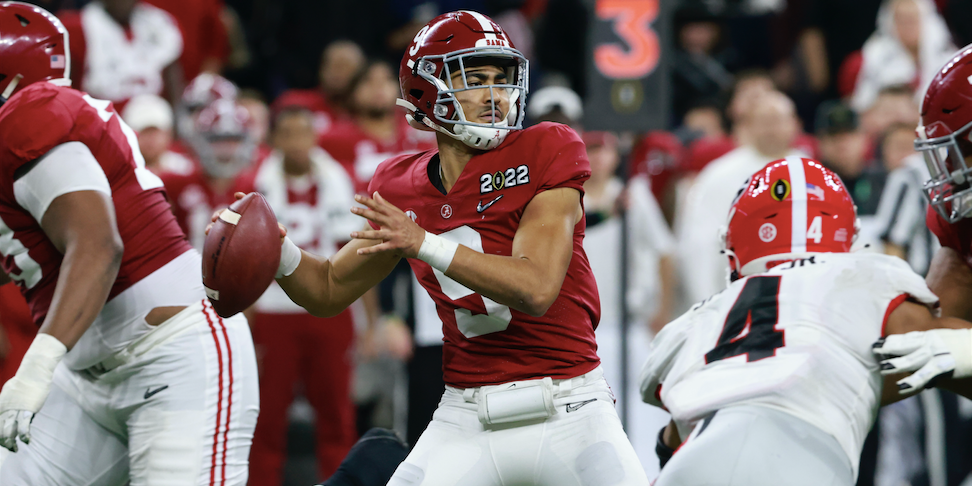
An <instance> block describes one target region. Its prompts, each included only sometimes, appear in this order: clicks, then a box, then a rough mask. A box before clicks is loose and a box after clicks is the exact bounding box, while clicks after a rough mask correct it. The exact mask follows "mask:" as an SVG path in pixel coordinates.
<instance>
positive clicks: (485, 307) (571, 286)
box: [368, 123, 601, 388]
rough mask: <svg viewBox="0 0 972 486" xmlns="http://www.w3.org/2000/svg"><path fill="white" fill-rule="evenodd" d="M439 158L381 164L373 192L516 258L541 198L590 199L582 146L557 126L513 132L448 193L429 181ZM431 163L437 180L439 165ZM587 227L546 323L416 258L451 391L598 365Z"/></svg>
mask: <svg viewBox="0 0 972 486" xmlns="http://www.w3.org/2000/svg"><path fill="white" fill-rule="evenodd" d="M436 155H437V152H436V151H434V150H432V151H427V152H423V153H419V154H414V155H403V156H399V157H395V158H393V159H390V160H388V161H387V162H385V163H383V164H381V165H380V166H379V167H378V171H377V172H376V173H375V176H374V178H373V179H372V181H371V185H370V186H369V188H368V192H369V193H371V192H373V191H378V192H379V193H381V195H382V197H383V198H385V199H387V200H388V201H389V202H390V203H392V204H394V205H396V206H397V207H399V208H401V209H402V210H403V211H405V212H406V214H408V215H409V216H411V217H412V218H413V219H414V220H415V221H416V222H417V223H418V224H419V226H421V227H422V228H424V229H425V230H426V231H430V232H432V233H433V234H438V235H439V236H441V237H443V238H446V239H449V240H452V241H455V242H458V243H460V244H462V245H465V246H467V247H469V248H471V249H473V250H475V251H479V252H483V253H488V254H494V255H504V256H510V255H511V254H512V247H513V236H514V235H515V234H516V230H517V228H518V227H519V222H520V218H521V217H522V216H523V211H524V209H525V208H526V206H527V204H529V203H530V201H531V200H532V199H533V197H534V196H535V195H537V194H539V193H540V192H543V191H545V190H548V189H554V188H559V187H569V188H574V189H577V190H578V191H581V192H582V193H583V184H584V181H585V180H587V178H588V177H590V174H591V171H590V163H589V162H588V160H587V152H586V149H585V147H584V144H583V142H581V140H580V138H579V137H578V136H577V134H576V133H574V131H573V130H571V129H570V128H568V127H567V126H565V125H560V124H555V123H541V124H540V125H537V126H534V127H530V128H527V129H525V130H521V131H515V132H513V133H510V134H509V136H508V137H507V138H506V141H505V142H504V143H502V144H501V145H500V146H499V147H497V148H495V149H493V150H490V151H488V152H483V153H481V154H479V155H476V156H474V157H473V158H472V159H471V160H470V161H469V163H468V164H467V165H466V168H465V169H464V170H463V172H462V174H460V176H459V179H458V180H457V181H456V184H455V186H454V187H453V188H452V190H451V191H450V192H449V194H447V195H444V194H442V193H441V192H440V191H439V189H437V188H436V187H435V185H433V183H432V182H431V179H430V174H429V167H430V162H431V161H432V158H433V157H434V156H436ZM436 159H437V157H436ZM432 166H433V167H435V168H436V169H435V170H436V172H433V175H434V174H436V173H437V168H438V164H437V163H436V164H432ZM584 228H585V223H584V221H583V220H581V222H579V223H578V224H577V225H576V226H575V227H574V251H573V255H572V256H571V260H570V266H569V267H568V269H567V276H566V277H565V278H564V283H563V286H562V287H561V289H560V295H559V296H558V297H557V300H556V301H554V303H553V305H552V306H550V309H549V310H548V311H547V313H546V314H544V315H543V316H541V317H532V316H529V315H527V314H524V313H522V312H519V311H517V310H513V309H510V308H509V307H507V306H505V305H502V304H499V303H497V302H493V301H492V300H490V299H488V298H485V297H483V296H481V295H479V294H476V293H474V292H473V291H472V290H470V289H468V288H466V287H464V286H463V285H461V284H459V283H458V282H456V281H454V280H452V279H450V278H449V277H447V276H445V274H443V273H442V272H440V271H438V270H435V269H433V268H432V267H431V266H429V265H428V264H427V263H425V262H422V261H420V260H417V259H410V260H409V264H410V265H411V266H412V270H413V271H414V272H415V275H416V276H417V277H418V280H419V282H420V283H421V284H422V286H423V287H425V289H426V290H427V291H428V292H429V295H430V296H431V297H432V299H433V300H434V301H435V304H436V310H437V312H438V314H439V318H440V319H442V323H443V325H442V328H443V334H444V338H443V340H444V348H443V355H442V358H443V372H444V378H445V382H446V383H447V384H449V385H451V386H454V387H458V388H470V387H477V386H482V385H493V384H499V383H506V382H510V381H516V380H526V379H531V378H539V377H544V376H549V377H552V378H554V379H561V378H572V377H575V376H578V375H581V374H584V373H587V372H588V371H591V370H592V369H594V368H595V367H596V366H597V365H598V363H599V360H598V357H597V354H596V352H595V350H596V348H597V345H596V344H595V341H594V328H595V327H596V326H597V322H598V319H599V318H600V313H601V309H600V304H599V301H598V295H597V285H596V284H595V282H594V274H593V273H592V272H591V267H590V265H589V264H588V261H587V255H586V254H585V253H584V249H583V246H582V243H583V240H584Z"/></svg>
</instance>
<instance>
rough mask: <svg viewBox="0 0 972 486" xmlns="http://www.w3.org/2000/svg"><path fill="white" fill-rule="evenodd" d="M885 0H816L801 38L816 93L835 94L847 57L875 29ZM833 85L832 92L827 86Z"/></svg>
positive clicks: (800, 44)
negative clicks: (837, 79) (879, 9)
mask: <svg viewBox="0 0 972 486" xmlns="http://www.w3.org/2000/svg"><path fill="white" fill-rule="evenodd" d="M881 1H882V0H853V1H847V0H813V1H812V2H810V5H809V12H808V14H807V15H806V16H805V18H806V21H807V23H806V28H805V29H804V30H803V32H802V33H801V35H800V39H799V41H798V46H799V51H800V56H801V57H802V58H803V59H804V64H805V66H806V69H807V78H808V81H809V84H810V86H811V87H812V89H813V90H814V91H815V92H821V91H824V92H825V93H829V94H830V95H835V94H836V92H835V90H834V89H832V88H834V86H835V83H834V80H835V78H836V76H837V73H838V72H839V71H840V67H841V64H843V63H844V59H846V58H847V56H848V55H849V54H851V53H853V52H855V51H857V50H858V49H860V48H861V46H863V45H864V41H866V40H867V38H868V36H869V35H871V33H872V32H874V19H875V18H877V12H878V8H879V7H880V5H881ZM827 87H830V88H831V89H830V90H829V91H825V90H824V89H825V88H827Z"/></svg>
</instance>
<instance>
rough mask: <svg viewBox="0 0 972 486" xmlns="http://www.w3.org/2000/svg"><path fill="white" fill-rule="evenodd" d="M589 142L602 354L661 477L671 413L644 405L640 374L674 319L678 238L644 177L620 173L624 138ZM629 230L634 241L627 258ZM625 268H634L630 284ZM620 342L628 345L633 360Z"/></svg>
mask: <svg viewBox="0 0 972 486" xmlns="http://www.w3.org/2000/svg"><path fill="white" fill-rule="evenodd" d="M583 140H584V143H585V144H586V145H587V157H588V159H590V162H591V178H590V179H588V181H587V182H585V183H584V209H585V212H586V213H587V230H586V235H585V238H584V247H585V248H586V249H587V255H588V258H589V259H590V263H591V270H592V271H593V272H594V278H595V280H596V281H597V287H598V293H599V294H600V295H601V297H602V299H603V300H602V301H601V322H600V324H599V325H598V327H597V332H596V335H597V344H598V347H597V350H598V353H597V354H598V356H599V357H600V358H601V364H602V366H603V369H604V376H605V378H606V379H607V380H608V383H610V384H612V389H613V390H614V393H615V397H617V403H618V407H619V408H621V409H623V410H624V411H623V412H621V416H622V417H625V416H626V417H627V423H625V430H626V431H627V434H628V439H630V440H631V443H632V445H633V446H634V448H635V452H637V453H638V457H639V459H640V460H641V463H642V465H643V466H644V467H645V469H646V472H648V475H649V476H650V477H654V476H655V475H657V474H658V470H659V468H658V460H657V458H656V456H655V437H656V435H657V431H658V429H659V428H661V427H663V426H664V425H665V424H666V423H667V422H668V421H669V417H668V414H666V413H664V412H661V411H660V410H658V409H651V408H649V407H645V406H644V405H643V404H642V403H641V395H640V393H639V391H638V383H637V380H636V379H635V377H636V376H638V373H639V372H640V369H641V365H642V364H643V363H644V361H645V359H647V354H646V353H647V350H648V343H649V342H650V341H651V336H654V335H655V334H656V333H657V332H658V331H660V330H661V328H662V327H663V326H664V325H665V324H667V323H668V321H669V319H670V318H671V317H672V312H673V310H674V309H673V307H674V300H675V298H674V293H675V288H676V285H675V282H674V278H675V275H674V273H675V272H674V268H673V266H672V265H673V264H672V260H673V259H674V258H673V256H674V255H673V254H674V250H675V242H674V239H673V238H672V235H671V232H670V231H669V229H668V225H667V223H666V222H665V219H664V218H663V217H662V214H661V210H660V209H659V208H658V203H657V202H655V198H654V197H653V196H652V195H651V192H650V190H649V188H648V180H647V178H646V177H645V175H638V176H635V177H633V178H632V179H631V180H630V181H629V182H628V184H625V182H624V181H623V180H622V179H621V178H620V177H618V176H617V173H616V172H617V168H618V163H619V162H620V154H619V153H618V140H617V138H616V137H615V136H614V135H613V134H611V133H608V132H585V133H584V136H583ZM625 226H626V228H623V227H625ZM624 231H627V240H628V242H627V245H626V246H627V252H626V253H627V254H626V256H625V257H622V256H621V255H624V254H625V252H624V250H623V248H625V245H623V244H622V243H621V240H622V235H623V234H625V233H624ZM622 268H626V270H627V282H626V283H624V284H622V283H621V276H622V272H623V271H624V270H622ZM622 319H627V320H628V323H629V325H628V329H627V333H626V334H623V333H622V327H621V320H622ZM621 346H627V347H628V350H627V351H628V353H627V363H625V362H624V358H623V356H624V354H623V351H622V349H621ZM622 367H627V377H628V380H627V383H625V382H624V381H622V380H623V377H624V371H622Z"/></svg>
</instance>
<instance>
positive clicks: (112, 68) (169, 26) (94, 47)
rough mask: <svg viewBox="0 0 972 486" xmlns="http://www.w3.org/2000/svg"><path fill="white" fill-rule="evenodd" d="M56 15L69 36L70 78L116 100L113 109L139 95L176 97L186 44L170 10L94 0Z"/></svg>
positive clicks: (123, 1) (97, 94)
mask: <svg viewBox="0 0 972 486" xmlns="http://www.w3.org/2000/svg"><path fill="white" fill-rule="evenodd" d="M60 18H61V21H62V22H63V23H64V27H65V28H66V29H67V31H68V34H69V35H70V39H71V40H70V43H71V61H72V62H71V79H72V80H74V83H75V86H76V87H77V88H78V89H80V90H82V91H86V92H88V94H90V95H91V96H93V97H95V98H98V99H104V100H109V101H112V102H114V103H115V109H117V110H121V109H122V108H123V107H124V104H125V103H126V102H127V101H128V100H129V99H130V98H132V97H133V96H136V95H140V94H154V95H163V96H164V97H165V98H166V99H168V101H169V103H170V104H172V105H175V104H176V103H178V102H179V98H180V96H181V94H182V88H183V86H184V84H185V83H184V82H183V80H182V68H181V66H180V65H179V56H180V55H181V54H182V49H183V45H184V43H183V39H182V33H181V32H180V30H179V25H178V23H177V22H176V20H175V18H174V17H172V15H170V14H168V13H167V12H165V11H164V10H161V9H159V8H156V7H153V6H151V5H149V4H148V3H145V2H142V1H138V0H98V1H94V2H91V3H89V4H87V5H85V6H84V8H82V9H81V10H79V11H74V12H63V13H62V14H61V15H60ZM163 88H164V89H163ZM163 93H164V94H163Z"/></svg>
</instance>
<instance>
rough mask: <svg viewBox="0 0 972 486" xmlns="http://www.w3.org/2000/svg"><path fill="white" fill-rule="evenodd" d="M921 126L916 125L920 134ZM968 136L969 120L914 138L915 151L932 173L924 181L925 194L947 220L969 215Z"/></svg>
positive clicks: (971, 132)
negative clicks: (932, 135)
mask: <svg viewBox="0 0 972 486" xmlns="http://www.w3.org/2000/svg"><path fill="white" fill-rule="evenodd" d="M923 129H924V127H919V130H918V132H919V135H923ZM970 137H972V121H970V122H969V123H968V124H966V125H965V126H964V127H962V128H960V129H958V130H956V131H954V132H952V133H950V134H948V135H945V136H942V137H936V138H933V139H925V138H924V137H919V139H918V140H915V151H917V152H919V153H921V154H922V155H924V157H925V164H926V165H927V166H928V173H929V174H931V179H929V180H928V181H927V182H925V186H924V192H925V196H926V197H927V198H928V202H929V204H931V205H932V207H934V208H935V211H937V212H938V214H939V215H941V216H942V218H945V220H946V221H948V222H949V223H955V222H957V221H959V220H961V219H963V218H967V217H969V216H970V215H972V167H969V162H968V161H967V160H966V157H972V150H970V149H969V148H970V147H972V139H970ZM963 146H964V147H966V148H965V150H963Z"/></svg>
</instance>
